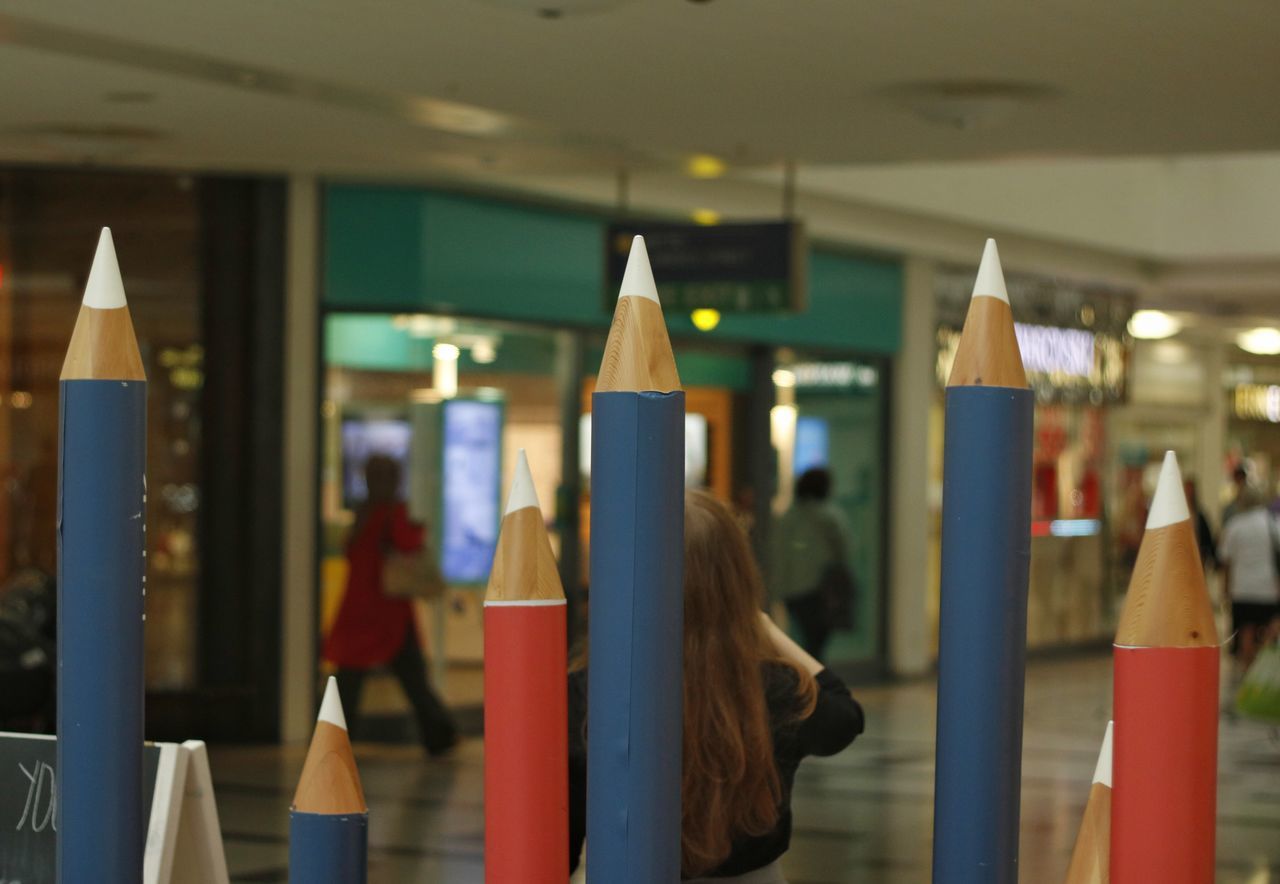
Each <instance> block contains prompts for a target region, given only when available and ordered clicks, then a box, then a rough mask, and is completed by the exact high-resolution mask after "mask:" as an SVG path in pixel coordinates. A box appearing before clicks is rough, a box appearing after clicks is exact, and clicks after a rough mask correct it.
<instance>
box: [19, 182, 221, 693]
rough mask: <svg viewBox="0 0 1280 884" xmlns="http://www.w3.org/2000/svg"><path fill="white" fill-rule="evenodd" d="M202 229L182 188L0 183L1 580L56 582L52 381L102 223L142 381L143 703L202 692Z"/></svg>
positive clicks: (194, 203)
mask: <svg viewBox="0 0 1280 884" xmlns="http://www.w3.org/2000/svg"><path fill="white" fill-rule="evenodd" d="M200 222H201V216H200V206H199V188H198V186H197V184H196V182H194V181H193V180H192V179H191V178H188V177H186V176H172V175H136V174H112V173H104V172H74V171H43V170H9V171H0V476H2V477H3V486H2V487H3V491H4V494H3V498H2V499H0V578H2V579H4V580H9V579H11V578H13V577H14V575H16V574H18V573H19V572H22V571H23V570H24V569H37V570H38V571H40V572H43V573H44V574H48V575H53V574H54V571H55V569H56V534H55V518H56V509H57V482H58V467H57V449H58V443H57V434H58V377H59V374H60V372H61V367H62V359H63V355H64V353H65V351H66V347H67V342H68V340H69V339H70V335H71V329H72V327H73V325H74V324H75V320H76V314H77V311H78V310H79V305H80V299H81V297H82V295H83V289H84V283H85V279H86V277H87V275H88V272H89V265H90V262H91V259H92V257H93V251H94V248H95V246H96V244H97V240H98V233H99V228H100V226H101V225H103V224H107V225H109V226H110V227H111V229H112V235H113V237H114V240H115V244H116V251H117V254H118V255H119V259H120V268H121V271H122V273H123V276H124V284H125V290H126V292H127V295H128V299H129V308H130V312H131V314H132V318H133V324H134V328H135V330H136V332H137V336H138V344H139V347H140V349H141V352H142V357H143V361H144V365H145V368H146V372H147V378H148V402H147V407H148V418H149V419H148V442H147V477H148V483H149V487H150V489H151V493H149V494H148V495H147V524H148V530H147V557H148V568H147V575H148V577H147V600H146V601H147V604H146V613H147V629H146V684H147V688H148V689H149V690H152V691H156V690H160V691H171V690H181V689H187V688H191V687H192V686H193V685H194V684H195V682H196V680H197V661H196V648H197V641H196V631H195V630H196V622H197V617H196V609H197V595H198V589H197V583H198V576H199V567H200V544H199V540H198V538H199V532H198V530H197V520H198V516H199V507H200V490H201V489H200V481H199V476H200V455H201V451H200V449H201V423H200V417H199V416H200V391H201V386H202V380H203V371H204V365H203V362H204V350H203V347H202V339H201V329H200V306H199V305H200V299H199V286H200V265H199V257H200V230H201V226H200ZM0 591H2V590H0Z"/></svg>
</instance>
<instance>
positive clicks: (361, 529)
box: [324, 455, 458, 756]
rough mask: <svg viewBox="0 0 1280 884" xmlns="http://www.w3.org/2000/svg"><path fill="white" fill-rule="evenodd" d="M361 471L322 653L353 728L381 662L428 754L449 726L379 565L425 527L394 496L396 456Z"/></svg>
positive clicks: (436, 751)
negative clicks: (364, 491)
mask: <svg viewBox="0 0 1280 884" xmlns="http://www.w3.org/2000/svg"><path fill="white" fill-rule="evenodd" d="M364 472H365V483H366V485H367V486H368V489H369V493H368V497H367V499H366V500H365V501H364V503H362V504H361V505H360V506H359V507H358V508H357V509H356V521H355V524H354V525H353V526H352V528H351V533H350V535H349V536H348V538H347V548H346V554H347V563H348V566H349V569H348V573H347V591H346V593H345V594H344V595H343V597H342V606H341V607H340V608H339V609H338V616H337V619H336V620H334V623H333V629H331V630H330V632H329V637H328V638H327V639H326V640H325V643H324V658H325V659H326V660H328V661H329V662H330V663H333V664H334V665H335V666H337V667H338V674H337V679H338V691H339V693H340V694H341V696H342V702H343V705H344V706H345V707H346V713H347V724H348V726H349V728H350V730H351V732H352V733H353V734H354V733H355V731H356V723H357V721H358V719H359V711H360V691H361V688H362V687H363V686H364V678H365V675H366V674H367V673H368V672H369V670H371V669H377V668H379V667H385V668H387V669H389V670H390V671H391V673H392V674H393V675H395V677H396V680H397V681H399V682H400V687H401V688H402V689H403V690H404V693H405V696H407V697H408V698H409V703H410V704H411V705H412V706H413V713H414V717H415V718H416V719H417V722H418V730H419V733H420V735H421V737H422V743H423V746H425V747H426V750H427V752H428V753H429V754H431V755H433V756H434V755H441V754H443V753H446V752H448V751H449V750H450V749H452V748H453V746H454V744H456V743H457V741H458V734H457V728H456V727H455V726H454V723H453V719H452V718H451V717H450V715H449V712H448V710H446V709H445V707H444V704H442V703H441V702H440V698H439V697H437V696H436V694H435V692H434V691H432V690H431V686H430V685H429V684H428V683H427V677H426V663H425V661H424V660H423V657H422V643H421V641H420V639H419V636H418V627H417V623H416V622H415V619H414V613H413V603H412V602H411V601H410V600H409V599H403V598H392V597H391V596H388V595H386V594H385V593H384V592H383V591H382V565H383V561H384V560H385V558H386V556H387V554H388V553H390V552H392V551H398V552H403V553H411V552H414V551H416V550H419V549H421V548H422V544H423V539H424V534H425V531H424V528H423V526H422V525H419V524H417V523H415V522H411V521H410V520H409V514H408V510H407V508H406V506H405V504H404V502H403V501H402V500H400V499H399V489H400V465H399V464H398V463H397V462H396V461H394V460H392V459H391V458H389V457H386V456H385V455H374V456H372V457H370V458H369V459H368V461H366V462H365V467H364Z"/></svg>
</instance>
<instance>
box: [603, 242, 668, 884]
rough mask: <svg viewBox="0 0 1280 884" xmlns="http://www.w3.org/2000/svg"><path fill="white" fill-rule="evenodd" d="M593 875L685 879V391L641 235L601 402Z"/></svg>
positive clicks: (627, 883)
mask: <svg viewBox="0 0 1280 884" xmlns="http://www.w3.org/2000/svg"><path fill="white" fill-rule="evenodd" d="M591 403H592V404H591V408H592V412H593V415H592V430H591V614H590V624H589V627H590V640H591V641H590V660H589V665H590V671H589V677H588V682H587V683H588V712H587V874H588V875H589V877H590V879H591V880H592V881H599V882H608V884H657V882H672V884H674V882H677V881H679V880H680V772H681V769H680V758H681V720H682V714H681V711H682V703H683V696H684V693H683V682H682V676H683V657H684V654H683V647H682V636H683V634H684V629H683V623H684V606H683V598H684V593H683V584H682V576H683V558H684V550H683V544H684V393H683V392H681V391H680V379H679V377H678V376H677V374H676V366H675V358H674V357H673V355H672V352H671V343H670V341H669V340H668V338H667V328H666V323H665V321H664V320H663V317H662V307H661V306H660V304H659V302H658V295H657V289H656V287H655V285H654V281H653V273H652V271H651V270H650V269H649V257H648V254H647V253H646V251H645V246H644V240H643V239H642V238H641V237H636V238H635V241H634V242H633V243H632V248H631V256H630V258H629V260H628V262H627V269H626V273H625V274H624V276H623V281H622V288H621V292H620V294H619V297H618V304H617V307H616V309H615V312H614V317H613V326H612V327H611V328H610V330H609V340H608V342H607V344H606V345H605V354H604V359H603V361H602V363H601V366H600V373H599V376H598V378H597V381H596V392H595V393H594V395H593V396H592V399H591Z"/></svg>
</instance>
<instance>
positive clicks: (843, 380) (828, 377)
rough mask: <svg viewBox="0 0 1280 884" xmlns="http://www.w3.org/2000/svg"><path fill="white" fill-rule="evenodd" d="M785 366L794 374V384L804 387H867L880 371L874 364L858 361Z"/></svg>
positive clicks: (878, 377)
mask: <svg viewBox="0 0 1280 884" xmlns="http://www.w3.org/2000/svg"><path fill="white" fill-rule="evenodd" d="M787 368H788V370H790V371H791V373H792V374H794V375H795V378H796V381H795V386H796V387H797V388H804V389H813V388H820V387H826V388H837V389H842V390H847V389H850V388H853V387H860V388H863V389H867V388H870V387H874V386H875V385H876V383H877V382H879V380H880V373H879V372H878V371H876V369H875V367H874V366H871V365H863V364H861V363H858V362H797V363H795V364H794V365H789V366H787Z"/></svg>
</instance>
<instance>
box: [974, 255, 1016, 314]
mask: <svg viewBox="0 0 1280 884" xmlns="http://www.w3.org/2000/svg"><path fill="white" fill-rule="evenodd" d="M979 295H985V296H987V297H990V298H999V299H1000V300H1001V301H1004V302H1005V303H1006V304H1008V303H1009V290H1008V289H1007V288H1005V284H1004V270H1003V269H1002V268H1001V267H1000V250H999V249H997V248H996V241H995V240H994V239H988V240H987V246H986V248H984V249H983V250H982V262H981V263H980V264H978V278H977V279H976V280H974V283H973V297H975V298H976V297H978V296H979Z"/></svg>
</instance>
